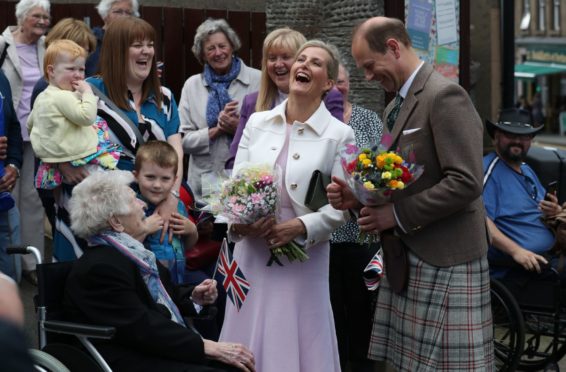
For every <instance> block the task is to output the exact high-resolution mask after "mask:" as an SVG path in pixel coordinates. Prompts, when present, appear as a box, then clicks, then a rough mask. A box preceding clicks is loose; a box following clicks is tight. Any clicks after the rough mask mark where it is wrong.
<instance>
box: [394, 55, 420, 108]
mask: <svg viewBox="0 0 566 372" xmlns="http://www.w3.org/2000/svg"><path fill="white" fill-rule="evenodd" d="M423 65H424V62H423V61H421V63H420V64H419V65H418V66H417V68H416V69H415V71H413V73H412V74H411V76H409V78H408V79H407V81H405V84H403V86H402V87H401V89H399V95H400V96H401V97H402V98H403V99H405V98H406V97H407V93H409V88H411V85H413V81H414V80H415V77H416V76H417V74H418V73H419V71H420V69H421V67H423Z"/></svg>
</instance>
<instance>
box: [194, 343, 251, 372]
mask: <svg viewBox="0 0 566 372" xmlns="http://www.w3.org/2000/svg"><path fill="white" fill-rule="evenodd" d="M204 354H205V355H206V356H207V357H208V358H210V359H214V360H217V361H219V362H222V363H225V364H229V365H231V366H234V367H236V368H238V369H240V370H242V371H245V372H255V359H254V355H253V354H252V352H251V351H250V350H249V349H248V348H247V347H245V346H244V345H242V344H235V343H229V342H214V341H210V340H204Z"/></svg>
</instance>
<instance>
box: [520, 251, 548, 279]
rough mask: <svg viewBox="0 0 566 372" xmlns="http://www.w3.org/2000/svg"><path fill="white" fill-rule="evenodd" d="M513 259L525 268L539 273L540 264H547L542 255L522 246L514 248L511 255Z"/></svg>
mask: <svg viewBox="0 0 566 372" xmlns="http://www.w3.org/2000/svg"><path fill="white" fill-rule="evenodd" d="M511 257H513V260H515V262H517V263H518V264H519V265H521V266H523V267H524V268H525V270H529V271H535V270H536V272H537V273H539V274H540V272H541V268H540V264H541V263H542V264H544V265H548V261H547V260H546V259H545V258H544V257H543V256H540V255H538V254H536V253H533V252H531V251H528V250H526V249H524V248H519V249H516V250H515V252H514V253H513V254H512V255H511Z"/></svg>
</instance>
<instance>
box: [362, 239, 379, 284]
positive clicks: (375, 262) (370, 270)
mask: <svg viewBox="0 0 566 372" xmlns="http://www.w3.org/2000/svg"><path fill="white" fill-rule="evenodd" d="M363 277H364V281H365V282H366V287H367V288H368V291H375V290H376V289H377V288H378V287H379V281H380V280H381V278H382V277H383V259H382V258H381V249H380V250H379V251H378V252H377V253H376V254H375V256H373V258H372V259H371V261H370V262H369V263H368V265H367V266H366V268H365V269H364V274H363Z"/></svg>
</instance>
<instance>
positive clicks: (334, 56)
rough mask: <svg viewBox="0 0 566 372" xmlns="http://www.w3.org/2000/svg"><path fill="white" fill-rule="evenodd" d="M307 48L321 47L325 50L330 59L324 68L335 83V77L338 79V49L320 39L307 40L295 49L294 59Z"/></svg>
mask: <svg viewBox="0 0 566 372" xmlns="http://www.w3.org/2000/svg"><path fill="white" fill-rule="evenodd" d="M307 48H321V49H324V50H326V52H327V53H328V55H329V56H330V60H329V61H328V63H327V65H326V69H327V70H328V78H329V79H330V80H332V81H334V83H336V79H338V66H340V53H339V52H338V49H337V48H336V47H335V46H334V45H332V44H330V43H325V42H324V41H322V40H317V39H313V40H309V41H307V42H306V43H304V44H303V45H301V47H300V48H299V50H298V51H297V54H295V60H296V59H297V57H298V56H299V55H300V54H301V53H302V52H303V50H305V49H307Z"/></svg>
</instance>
